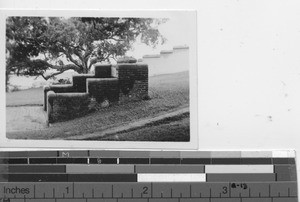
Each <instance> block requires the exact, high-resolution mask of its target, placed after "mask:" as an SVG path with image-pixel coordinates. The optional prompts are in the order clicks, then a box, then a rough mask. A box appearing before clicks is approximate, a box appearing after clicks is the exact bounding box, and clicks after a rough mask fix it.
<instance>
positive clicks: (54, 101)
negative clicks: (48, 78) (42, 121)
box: [47, 91, 91, 124]
mask: <svg viewBox="0 0 300 202" xmlns="http://www.w3.org/2000/svg"><path fill="white" fill-rule="evenodd" d="M47 99H48V106H47V115H48V116H47V117H48V118H47V119H48V120H47V122H48V124H49V123H53V122H58V121H65V120H69V119H73V118H74V117H80V116H83V115H85V114H87V113H88V112H89V104H90V100H91V99H90V97H89V95H88V93H54V92H53V91H49V92H48V94H47Z"/></svg>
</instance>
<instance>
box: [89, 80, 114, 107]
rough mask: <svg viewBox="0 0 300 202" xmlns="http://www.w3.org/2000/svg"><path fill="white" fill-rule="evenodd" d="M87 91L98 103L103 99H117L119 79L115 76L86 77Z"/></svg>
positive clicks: (110, 100) (112, 100)
mask: <svg viewBox="0 0 300 202" xmlns="http://www.w3.org/2000/svg"><path fill="white" fill-rule="evenodd" d="M86 85H87V93H88V94H89V96H90V97H93V98H95V99H96V101H97V102H98V103H102V102H103V101H106V100H107V101H109V102H110V103H112V102H117V101H119V81H118V79H117V78H93V79H87V83H86Z"/></svg>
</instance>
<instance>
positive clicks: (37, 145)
mask: <svg viewBox="0 0 300 202" xmlns="http://www.w3.org/2000/svg"><path fill="white" fill-rule="evenodd" d="M177 15H183V16H185V17H187V18H188V19H189V21H188V22H187V23H189V24H191V26H190V27H191V30H190V32H189V34H188V36H187V37H189V38H190V39H191V40H193V43H191V44H190V45H189V57H190V60H189V64H190V66H189V82H190V85H189V90H190V92H189V95H190V106H189V107H190V141H189V142H154V141H153V142H152V141H147V142H146V141H145V142H143V141H77V140H76V141H72V140H13V139H7V138H6V129H5V126H6V117H5V116H6V113H1V115H0V119H1V123H2V124H1V125H2V127H1V128H0V148H34V149H45V148H49V149H50V148H52V149H56V148H64V149H161V150H174V149H176V150H177V149H186V150H189V149H191V150H196V149H198V145H199V140H198V138H199V131H198V90H197V89H198V80H197V75H198V73H197V12H196V11H195V10H5V9H1V10H0V32H1V34H0V42H1V43H0V44H1V46H0V65H1V66H2V67H5V31H6V27H5V24H6V18H7V17H9V16H32V17H34V16H57V17H60V16H66V17H67V16H68V17H152V18H170V17H172V16H177ZM0 71H1V79H2V82H1V83H0V88H1V90H2V93H3V94H2V96H1V99H0V111H2V112H6V101H5V100H6V96H5V68H1V69H0ZM108 145H109V146H108Z"/></svg>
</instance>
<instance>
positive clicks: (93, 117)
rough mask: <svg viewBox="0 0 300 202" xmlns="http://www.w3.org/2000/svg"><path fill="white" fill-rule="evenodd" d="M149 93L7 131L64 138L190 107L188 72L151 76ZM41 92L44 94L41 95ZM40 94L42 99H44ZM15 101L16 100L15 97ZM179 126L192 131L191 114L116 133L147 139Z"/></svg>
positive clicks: (32, 136) (10, 135) (31, 136)
mask: <svg viewBox="0 0 300 202" xmlns="http://www.w3.org/2000/svg"><path fill="white" fill-rule="evenodd" d="M27 92H28V91H27ZM14 93H19V94H18V96H20V94H21V91H20V92H14ZM14 93H11V95H10V96H11V97H12V96H13V95H12V94H14ZM149 95H150V97H151V100H147V101H138V102H128V103H123V104H118V105H114V106H110V107H108V108H102V109H100V110H98V111H96V112H94V113H91V114H88V115H87V116H84V117H80V118H76V119H74V120H70V121H65V122H60V123H55V124H51V126H50V127H48V128H46V129H43V130H38V131H22V132H11V133H7V136H8V138H22V139H27V138H28V139H53V138H62V139H63V138H67V137H70V136H75V135H82V134H86V133H95V132H99V131H103V130H107V129H110V128H115V127H118V126H123V125H126V124H130V123H133V122H135V121H138V120H140V119H144V118H151V117H155V116H158V115H161V114H165V113H168V112H172V111H175V110H177V109H180V108H184V107H188V106H189V79H188V72H181V73H176V74H170V75H160V76H153V77H149ZM39 96H40V97H41V98H42V95H39ZM40 97H39V99H41V98H40ZM9 100H13V99H12V98H10V99H7V105H10V104H11V103H10V102H9ZM18 102H19V104H20V105H23V104H24V103H26V104H28V99H26V100H25V101H24V103H22V99H21V100H19V101H18ZM39 102H40V103H42V99H41V100H39ZM12 103H16V101H15V102H12ZM34 103H38V100H34ZM168 129H169V131H168ZM155 130H156V131H155ZM177 130H178V131H181V132H178V134H179V133H182V134H183V133H185V134H187V133H189V132H188V131H189V118H188V117H181V119H179V120H175V121H174V122H167V123H158V124H157V125H152V126H147V127H146V128H141V129H138V130H135V131H134V132H133V131H131V132H130V134H131V136H130V135H128V134H129V133H128V132H124V133H121V134H117V135H118V136H117V137H118V140H126V139H134V137H137V135H138V134H141V133H143V134H144V135H145V136H144V139H141V141H142V140H145V141H147V140H148V139H149V137H150V134H152V135H153V134H159V133H160V132H159V131H164V134H166V136H169V137H170V136H171V134H174V133H175V134H176V131H177ZM182 131H184V132H182ZM134 134H135V135H134ZM167 134H168V135H167ZM173 136H174V135H173ZM179 136H180V140H181V141H187V139H188V138H189V137H186V135H185V136H184V137H183V136H182V135H179ZM114 138H116V136H114V135H112V136H111V137H105V139H106V140H115V139H114ZM147 138H148V139H147ZM158 139H159V141H170V140H167V139H163V138H158ZM177 140H178V138H177ZM174 141H176V140H174Z"/></svg>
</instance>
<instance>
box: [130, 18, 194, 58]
mask: <svg viewBox="0 0 300 202" xmlns="http://www.w3.org/2000/svg"><path fill="white" fill-rule="evenodd" d="M192 21H193V19H189V18H188V17H187V16H184V15H175V16H172V17H171V18H169V20H168V21H167V22H166V23H164V24H161V25H160V26H159V31H160V33H161V34H162V35H163V36H164V37H165V38H166V39H167V41H166V42H165V44H163V45H158V46H157V47H156V48H152V47H150V46H147V45H145V44H143V43H135V45H134V50H132V51H129V52H128V55H129V56H134V57H136V58H137V59H138V58H142V57H143V55H147V54H159V52H160V51H161V50H169V49H172V48H173V46H178V45H180V46H182V45H187V46H189V45H190V43H193V41H192V40H191V39H190V38H189V37H187V36H188V33H189V31H190V30H191V26H194V24H193V23H192ZM193 22H195V21H193ZM194 43H195V41H194Z"/></svg>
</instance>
